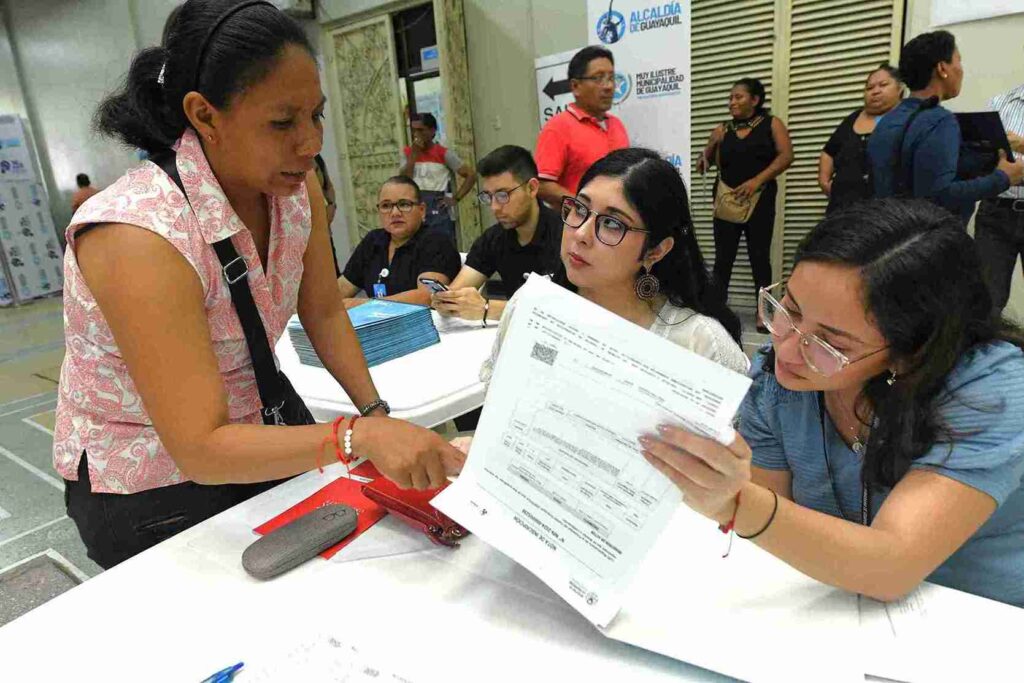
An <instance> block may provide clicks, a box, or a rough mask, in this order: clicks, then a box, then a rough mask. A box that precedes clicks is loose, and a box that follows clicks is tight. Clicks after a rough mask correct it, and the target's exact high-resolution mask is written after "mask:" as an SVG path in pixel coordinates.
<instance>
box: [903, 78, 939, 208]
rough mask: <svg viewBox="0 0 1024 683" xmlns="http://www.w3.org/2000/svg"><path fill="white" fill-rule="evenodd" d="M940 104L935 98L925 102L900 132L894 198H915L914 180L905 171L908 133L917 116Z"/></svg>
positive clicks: (908, 119)
mask: <svg viewBox="0 0 1024 683" xmlns="http://www.w3.org/2000/svg"><path fill="white" fill-rule="evenodd" d="M938 104H939V98H938V97H935V96H932V97H929V98H928V99H926V100H923V101H922V102H921V104H920V105H919V106H918V107H917V109H915V110H914V111H913V112H912V113H911V114H910V116H909V117H908V118H907V122H906V123H904V124H903V130H901V131H900V137H899V139H898V141H897V144H896V153H895V155H894V158H893V161H892V174H893V175H892V190H893V191H892V194H893V196H894V197H898V198H900V199H909V198H911V197H913V196H914V179H913V178H912V177H911V178H907V174H906V173H905V172H904V170H903V143H904V142H905V141H906V138H907V131H908V130H910V125H911V124H912V123H914V119H916V118H917V115H918V114H920V113H921V112H923V111H927V110H928V109H932V108H934V107H936V106H938ZM913 171H914V169H913V168H911V169H910V172H911V174H913Z"/></svg>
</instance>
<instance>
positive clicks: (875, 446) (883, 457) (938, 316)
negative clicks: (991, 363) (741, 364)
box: [766, 199, 1024, 487]
mask: <svg viewBox="0 0 1024 683" xmlns="http://www.w3.org/2000/svg"><path fill="white" fill-rule="evenodd" d="M804 262H813V263H829V264H835V265H839V266H843V267H853V268H856V269H858V270H859V271H860V276H861V282H862V291H863V296H864V307H865V310H866V311H867V313H868V315H869V317H870V318H871V319H872V320H874V322H875V324H876V325H877V326H878V329H879V330H880V331H881V333H882V335H883V336H884V337H885V340H886V342H887V343H888V344H889V352H890V355H891V358H892V359H893V361H894V362H895V364H896V366H897V367H898V368H899V374H898V377H897V380H896V382H895V383H894V384H893V385H892V386H890V385H889V384H888V382H887V381H886V377H887V374H888V373H883V374H882V375H879V376H878V377H874V378H873V379H871V380H869V381H868V382H867V384H866V385H865V386H864V390H863V393H862V394H861V396H860V397H859V399H858V402H857V406H856V408H857V410H856V412H857V415H858V417H859V418H860V419H861V422H863V423H865V425H867V424H868V420H867V419H865V418H866V416H867V415H868V414H869V413H868V411H869V410H870V412H871V413H872V414H873V415H874V418H875V424H874V426H873V428H872V429H871V436H870V437H869V439H868V444H867V450H866V452H865V457H864V465H863V477H864V482H865V483H867V484H868V485H871V486H875V487H879V486H884V487H891V486H895V484H896V482H898V481H899V480H900V478H902V477H903V475H904V474H906V473H907V471H908V470H909V469H910V466H911V464H912V463H913V462H914V460H916V459H917V458H919V457H921V456H922V455H924V454H925V453H926V452H927V451H928V450H929V449H931V448H932V446H934V445H935V444H936V443H952V442H953V441H954V440H955V439H956V438H957V437H958V436H960V435H958V434H954V433H952V431H951V430H950V429H949V428H948V427H947V426H946V425H944V424H942V420H941V418H940V416H939V414H938V410H939V407H940V406H941V405H942V404H943V403H944V402H946V401H948V400H950V397H949V396H948V395H946V394H945V392H944V389H945V387H946V383H947V380H948V377H949V374H950V372H951V371H952V370H953V368H954V367H956V365H957V363H958V362H959V361H960V358H961V357H962V356H963V355H964V353H966V352H968V351H970V350H971V349H972V348H973V347H975V346H977V345H980V344H986V343H989V342H992V341H996V340H1002V341H1008V342H1010V343H1013V344H1016V345H1017V346H1021V347H1022V348H1024V333H1022V331H1021V330H1020V329H1019V328H1017V327H1015V326H1013V325H1012V324H1010V323H1008V322H1006V321H1005V320H1003V319H1001V318H1000V316H999V314H998V313H997V312H995V311H993V308H992V299H991V296H990V295H989V290H988V288H987V287H986V286H985V282H984V280H983V279H982V265H981V261H980V259H979V257H978V254H977V249H976V247H975V245H974V241H973V240H972V239H971V238H970V237H969V236H968V235H967V233H966V232H965V231H964V228H963V224H962V223H961V222H960V219H959V218H957V217H955V216H953V214H951V213H949V212H948V211H946V210H945V209H942V208H939V207H937V206H936V205H934V204H932V203H931V202H927V201H924V200H895V199H879V200H874V201H867V202H861V203H859V204H854V205H853V206H851V207H849V208H846V209H843V210H842V211H838V212H836V213H834V214H830V215H829V216H828V217H827V218H825V220H824V221H822V222H821V223H820V224H818V226H817V227H816V228H814V230H812V231H811V233H810V234H808V235H807V237H806V238H804V240H803V242H802V243H801V244H800V246H799V247H798V249H797V252H796V257H795V259H794V268H795V267H797V266H799V264H801V263H804ZM769 361H770V362H769V363H768V364H766V367H769V368H773V367H774V359H773V358H770V359H769ZM993 399H994V400H993V403H995V404H996V405H995V406H992V407H993V408H997V407H998V397H993ZM974 407H976V408H977V409H979V410H986V409H989V406H974Z"/></svg>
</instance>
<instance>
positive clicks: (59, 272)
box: [0, 182, 64, 301]
mask: <svg viewBox="0 0 1024 683" xmlns="http://www.w3.org/2000/svg"><path fill="white" fill-rule="evenodd" d="M0 250H2V251H3V254H4V258H5V259H6V261H7V267H8V269H9V271H10V275H11V280H10V281H9V282H8V283H7V287H8V288H9V290H13V292H14V293H15V295H16V296H17V298H18V300H19V301H28V300H29V299H36V298H39V297H41V296H46V295H48V294H53V293H54V292H59V291H60V290H61V289H63V286H64V270H63V257H64V255H63V253H62V252H61V248H60V242H59V241H58V240H57V232H56V231H55V230H54V227H53V218H52V217H51V216H50V206H49V204H48V203H47V201H46V195H45V194H44V192H43V186H42V185H41V184H39V183H26V182H20V183H0ZM2 298H3V293H2V291H0V299H2Z"/></svg>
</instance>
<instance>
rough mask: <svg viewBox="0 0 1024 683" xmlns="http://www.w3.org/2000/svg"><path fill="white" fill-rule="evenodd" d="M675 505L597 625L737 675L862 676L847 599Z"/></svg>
mask: <svg viewBox="0 0 1024 683" xmlns="http://www.w3.org/2000/svg"><path fill="white" fill-rule="evenodd" d="M727 543H728V539H727V537H726V536H725V535H723V534H722V533H721V532H720V531H719V530H718V527H717V525H716V524H715V523H714V522H712V521H709V520H708V519H706V518H704V517H702V516H700V515H698V514H697V513H696V512H693V511H692V510H690V509H689V508H687V507H681V508H680V509H679V511H678V512H677V513H676V515H675V517H674V518H673V519H672V521H671V523H670V524H669V525H668V527H666V529H665V531H664V532H663V533H662V535H661V537H660V538H659V539H658V542H657V544H656V545H655V547H654V548H653V549H652V550H651V552H650V553H649V554H648V556H647V559H646V560H645V561H644V564H643V567H641V569H640V570H639V572H638V573H637V575H636V577H635V578H634V580H633V583H632V584H631V586H630V588H629V590H628V591H627V593H626V595H625V597H624V603H623V608H622V611H621V612H620V613H619V615H618V616H617V617H616V618H615V620H614V621H613V622H612V623H611V625H610V626H609V627H608V628H607V629H604V634H605V635H606V636H608V637H609V638H613V639H615V640H620V641H623V642H626V643H629V644H631V645H636V646H638V647H642V648H644V649H646V650H652V651H654V652H658V653H661V654H663V655H667V656H669V657H672V658H674V659H679V660H682V661H684V662H689V663H690V664H695V665H697V666H701V667H704V668H706V669H711V670H712V671H717V672H719V673H723V674H726V675H729V676H733V677H736V678H739V679H742V680H745V681H756V682H758V683H761V682H762V681H766V682H775V681H785V682H786V683H804V682H806V683H820V682H821V681H829V683H853V682H854V681H857V682H862V681H863V680H864V668H863V666H862V659H863V654H864V652H863V650H864V645H862V643H863V641H862V640H861V639H860V638H859V637H858V631H857V626H858V623H857V596H856V595H853V594H851V593H847V592H845V591H842V590H839V589H837V588H832V587H830V586H827V585H825V584H823V583H820V582H818V581H815V580H814V579H811V578H809V577H807V576H804V575H803V574H801V573H800V572H798V571H797V570H795V569H793V568H792V567H790V566H789V565H787V564H786V563H785V562H783V561H782V560H779V559H778V558H776V557H774V556H773V555H771V554H769V553H767V552H765V551H764V550H761V549H760V548H758V547H757V546H756V545H754V544H753V543H750V542H747V541H743V540H741V539H738V538H737V539H735V540H734V541H733V544H732V549H731V551H730V553H729V557H722V554H723V553H724V552H725V549H726V545H727Z"/></svg>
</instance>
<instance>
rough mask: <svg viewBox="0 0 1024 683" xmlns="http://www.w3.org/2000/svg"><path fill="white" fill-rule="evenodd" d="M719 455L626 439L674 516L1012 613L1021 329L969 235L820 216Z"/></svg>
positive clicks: (842, 576) (931, 218)
mask: <svg viewBox="0 0 1024 683" xmlns="http://www.w3.org/2000/svg"><path fill="white" fill-rule="evenodd" d="M760 306H761V308H762V315H763V316H764V320H765V322H766V324H768V326H769V328H770V330H771V333H772V347H770V348H769V347H766V348H765V349H764V350H763V351H762V353H761V354H759V355H758V356H757V357H755V359H754V383H753V386H752V388H751V390H750V393H749V394H748V396H747V397H746V400H745V401H744V404H743V407H742V409H741V411H740V423H739V432H740V435H739V436H737V438H736V439H735V441H734V442H733V443H732V444H731V445H730V446H729V447H725V446H721V445H719V444H717V443H714V442H711V441H708V440H705V439H701V438H699V437H697V436H694V435H692V434H689V433H687V432H684V431H682V430H680V429H677V428H674V427H665V428H659V436H658V437H645V438H644V439H641V442H642V443H643V444H644V450H645V455H646V457H647V458H648V460H649V461H650V462H651V463H652V464H653V465H655V467H657V468H658V469H659V470H661V471H662V472H663V473H664V474H666V475H667V476H668V477H670V478H671V479H672V480H673V481H674V482H675V483H676V485H677V486H678V487H679V488H680V489H681V490H682V492H683V494H684V496H685V500H686V502H687V504H689V505H690V506H691V507H692V508H694V509H695V510H697V511H698V512H700V513H702V514H704V515H705V516H707V517H709V518H711V519H714V520H716V521H718V522H719V523H720V524H722V525H725V526H724V527H723V528H728V525H729V523H730V522H733V523H734V525H735V526H734V528H735V531H736V533H737V535H739V536H741V537H747V538H751V539H752V540H753V541H754V542H755V543H757V544H758V545H759V546H761V547H762V548H764V549H765V550H767V551H769V552H771V553H772V554H774V555H776V556H777V557H779V558H781V559H782V560H784V561H786V562H787V563H789V564H790V565H792V566H793V567H795V568H796V569H798V570H800V571H802V572H804V573H805V574H807V575H809V576H811V577H813V578H816V579H818V580H820V581H823V582H825V583H828V584H831V585H834V586H838V587H840V588H843V589H846V590H849V591H853V592H857V593H862V594H865V595H868V596H871V597H874V598H877V599H880V600H892V599H896V598H898V597H900V596H902V595H904V594H906V593H908V592H909V591H911V590H912V589H913V588H914V587H915V586H917V584H918V583H920V582H921V581H923V580H925V579H927V580H930V581H934V582H936V583H940V584H943V585H946V586H950V587H953V588H958V589H961V590H964V591H968V592H971V593H976V594H978V595H983V596H986V597H989V598H993V599H996V600H1001V601H1003V602H1007V603H1010V604H1014V605H1018V606H1024V487H1022V482H1021V480H1022V476H1024V352H1022V347H1024V333H1022V332H1021V330H1020V329H1018V328H1015V327H1013V326H1011V325H1010V324H1008V323H1006V322H1005V321H1003V320H1001V319H999V318H998V317H997V315H996V314H993V313H991V311H992V307H991V300H990V298H989V294H988V292H987V290H986V289H985V285H984V282H983V280H982V276H981V265H980V263H979V261H978V257H977V255H976V253H975V249H974V246H973V244H972V242H971V238H970V237H968V236H967V234H966V233H965V232H964V230H963V228H962V226H961V224H960V222H959V220H958V219H957V218H955V217H954V216H953V215H952V214H949V213H947V212H946V211H944V210H942V209H939V208H937V207H935V206H934V205H932V204H929V203H927V202H923V201H919V200H918V201H914V200H905V201H896V200H876V201H874V202H869V203H862V204H858V205H855V206H853V207H851V208H849V209H846V210H843V211H840V212H838V213H836V214H833V215H832V216H829V217H828V218H826V219H825V220H824V221H823V222H822V223H821V224H820V225H818V227H817V228H815V230H814V231H813V232H812V233H811V234H810V235H808V237H807V238H806V239H805V240H804V242H803V243H802V244H801V246H800V248H799V250H798V252H797V255H796V260H795V267H794V269H793V273H792V275H791V277H790V279H789V281H788V282H787V283H786V285H785V288H784V289H783V288H782V287H780V286H777V287H774V288H770V289H768V290H762V293H761V295H760Z"/></svg>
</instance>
